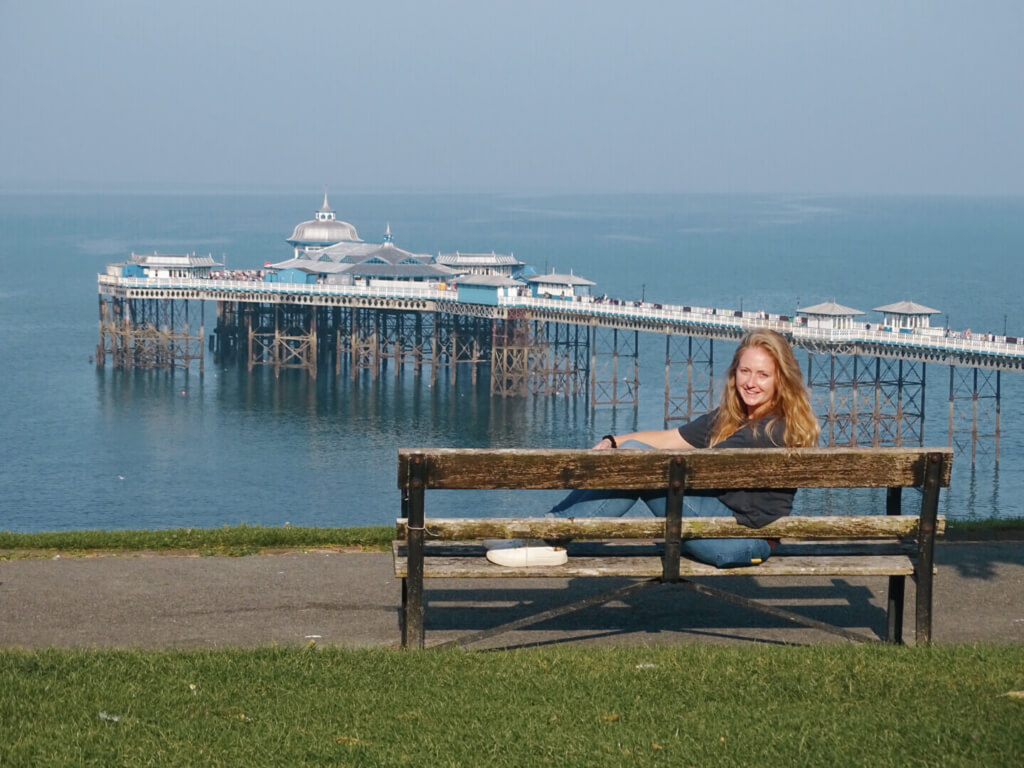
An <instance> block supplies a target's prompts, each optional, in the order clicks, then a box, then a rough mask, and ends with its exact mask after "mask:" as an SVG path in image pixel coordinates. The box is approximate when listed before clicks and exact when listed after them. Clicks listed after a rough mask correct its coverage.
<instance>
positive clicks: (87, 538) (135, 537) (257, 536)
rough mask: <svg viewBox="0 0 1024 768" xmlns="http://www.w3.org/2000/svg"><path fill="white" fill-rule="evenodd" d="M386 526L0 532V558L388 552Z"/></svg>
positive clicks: (390, 535)
mask: <svg viewBox="0 0 1024 768" xmlns="http://www.w3.org/2000/svg"><path fill="white" fill-rule="evenodd" d="M394 536H395V529H394V528H393V527H392V526H383V525H382V526H375V527H368V528H298V527H292V526H284V527H264V526H259V525H236V526H225V527H223V528H174V529H168V530H160V531H102V530H92V531H55V532H48V533H10V532H6V531H4V532H0V557H2V556H4V553H6V556H7V557H14V556H26V555H28V556H31V555H32V554H34V553H35V554H49V553H52V552H63V553H69V554H76V553H81V554H85V553H90V552H97V551H123V552H138V551H171V550H190V551H198V552H199V553H201V554H209V555H248V554H256V553H259V552H261V551H263V550H266V549H276V548H299V549H301V548H312V547H358V548H362V549H368V550H384V549H390V548H391V540H392V539H393V538H394Z"/></svg>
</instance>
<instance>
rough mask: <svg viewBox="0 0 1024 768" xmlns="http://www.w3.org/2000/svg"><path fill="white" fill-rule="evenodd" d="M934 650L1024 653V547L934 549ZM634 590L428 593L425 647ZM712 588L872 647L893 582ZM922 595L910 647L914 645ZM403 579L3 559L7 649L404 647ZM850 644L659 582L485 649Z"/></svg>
mask: <svg viewBox="0 0 1024 768" xmlns="http://www.w3.org/2000/svg"><path fill="white" fill-rule="evenodd" d="M936 561H937V564H938V569H939V573H938V576H937V578H936V581H935V590H936V597H935V609H934V641H935V642H936V643H943V644H948V643H1024V542H1021V541H998V542H996V541H992V542H974V543H968V542H955V543H943V544H940V545H939V546H938V548H937V550H936ZM623 583H625V582H622V581H614V580H611V581H609V580H603V579H601V580H599V579H573V580H570V579H536V580H534V579H529V580H528V579H515V580H511V579H510V580H502V579H488V580H477V581H452V580H447V579H445V580H440V581H428V582H427V593H426V594H427V601H428V602H427V642H428V645H430V644H433V643H436V642H441V641H443V640H449V639H454V638H456V637H459V636H461V635H465V634H468V633H472V632H475V631H479V630H481V629H486V628H488V627H492V626H495V625H498V624H502V623H505V622H506V621H510V620H512V619H514V618H518V617H520V616H523V615H528V614H530V613H536V612H539V611H543V610H547V609H549V608H553V607H556V606H559V605H562V604H564V603H567V602H572V601H574V600H579V599H582V598H583V597H586V596H588V595H591V594H596V593H599V592H603V591H608V590H610V589H611V588H613V587H614V586H618V585H621V584H623ZM710 583H711V584H712V585H713V586H716V587H718V588H722V589H729V590H731V591H734V592H736V593H738V594H742V595H744V596H747V597H753V598H759V599H764V600H767V601H770V602H771V603H772V604H774V605H778V606H780V607H784V608H786V609H788V610H792V611H794V612H797V613H801V614H803V615H805V616H808V617H811V618H814V619H817V620H819V621H826V622H829V623H833V624H838V625H840V626H842V627H844V628H847V629H851V630H855V631H860V632H865V633H868V634H871V635H873V636H876V637H880V636H882V635H884V632H885V603H886V594H885V590H886V580H885V579H884V578H883V579H878V578H874V579H871V578H868V579H847V578H793V579H766V580H759V579H756V578H753V579H748V578H742V579H712V580H711V581H710ZM913 600H914V587H913V583H912V581H910V580H908V585H907V615H906V623H905V627H906V628H905V637H906V639H907V642H908V643H912V642H913V638H914V631H913V620H914V608H913V606H914V602H913ZM400 604H401V589H400V582H399V581H398V580H397V579H395V578H394V577H393V575H392V564H391V555H390V554H376V553H374V554H366V553H338V552H311V553H286V554H275V555H258V556H250V557H239V558H232V557H187V556H181V555H122V556H106V557H58V558H54V559H45V560H44V559H24V560H9V561H3V562H0V646H3V647H25V648H45V647H51V646H52V647H61V648H147V649H165V648H214V647H256V646H266V645H271V644H278V645H284V646H301V645H306V644H308V643H309V642H310V641H315V642H316V643H318V644H321V645H341V646H349V647H356V646H363V647H365V646H374V647H397V646H398V641H399V630H398V612H399V606H400ZM566 641H571V642H574V643H578V644H595V643H596V644H608V643H617V644H630V645H644V644H651V645H653V644H673V643H693V642H699V643H708V642H711V643H735V644H749V643H754V642H769V643H802V644H819V643H832V642H844V641H843V640H842V639H841V638H839V637H836V636H834V635H830V634H827V633H824V632H822V631H819V630H815V629H807V628H803V627H796V626H789V625H787V624H786V623H785V622H784V621H782V620H778V619H773V618H771V617H768V616H766V615H764V614H761V613H758V612H754V611H750V610H748V609H745V608H742V607H738V606H733V605H731V604H726V603H722V602H721V601H717V600H713V599H711V598H708V597H704V596H701V595H698V594H695V593H693V592H691V591H689V590H685V589H679V588H675V587H671V586H667V585H659V586H655V587H652V588H650V589H646V590H643V591H641V592H639V593H636V594H634V595H632V596H630V597H629V598H628V599H627V601H626V602H622V601H620V602H613V603H609V604H606V605H603V606H598V607H592V608H588V609H585V610H583V611H580V612H578V613H574V614H569V615H567V616H563V617H561V618H558V619H554V620H551V621H548V622H546V623H544V624H541V625H538V626H536V627H533V628H526V629H523V630H520V631H517V632H513V633H509V634H506V635H502V636H500V637H497V638H494V639H493V640H489V641H486V642H485V643H482V644H480V645H479V646H474V647H501V646H527V645H543V644H549V643H557V642H566Z"/></svg>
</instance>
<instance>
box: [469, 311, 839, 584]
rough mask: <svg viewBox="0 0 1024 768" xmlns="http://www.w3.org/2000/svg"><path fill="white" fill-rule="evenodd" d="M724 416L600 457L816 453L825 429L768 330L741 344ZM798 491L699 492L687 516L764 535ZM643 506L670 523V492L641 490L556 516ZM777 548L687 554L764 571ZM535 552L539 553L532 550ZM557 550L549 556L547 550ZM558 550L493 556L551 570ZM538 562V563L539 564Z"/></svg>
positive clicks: (579, 496) (579, 500)
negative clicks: (626, 452)
mask: <svg viewBox="0 0 1024 768" xmlns="http://www.w3.org/2000/svg"><path fill="white" fill-rule="evenodd" d="M726 379H727V380H726V385H725V389H724V391H723V393H722V400H721V403H720V404H719V406H718V408H716V409H715V410H713V411H711V412H710V413H707V414H705V415H703V416H701V417H700V418H698V419H696V420H694V421H691V422H689V423H688V424H684V425H683V426H681V427H679V428H678V429H666V430H650V431H645V432H631V433H629V434H625V435H606V436H605V437H603V438H601V441H600V442H599V443H598V444H597V445H595V446H594V449H595V450H610V449H618V448H622V449H640V450H645V449H646V450H649V449H663V450H676V451H688V450H694V449H698V448H778V447H783V446H785V447H791V448H800V447H811V446H814V445H815V444H816V443H817V440H818V433H819V426H818V422H817V420H816V419H815V417H814V412H813V410H812V408H811V404H810V400H809V399H808V396H807V390H806V389H805V387H804V384H803V378H802V376H801V374H800V366H799V365H798V364H797V362H796V358H795V357H794V355H793V349H792V347H791V346H790V345H789V342H787V341H786V339H785V338H784V337H783V336H781V335H780V334H778V333H776V332H775V331H770V330H767V329H758V330H754V331H751V332H750V333H748V334H747V335H746V336H745V337H744V338H743V341H742V342H741V343H740V345H739V347H737V349H736V353H735V355H734V356H733V359H732V364H731V365H730V366H729V370H728V372H727V377H726ZM795 495H796V492H795V491H787V490H756V489H754V490H751V489H740V490H728V489H722V490H716V491H706V492H700V491H697V492H694V493H693V494H691V495H688V496H687V497H686V499H685V501H684V514H689V515H692V516H701V517H709V516H726V515H732V516H733V517H734V518H735V519H736V521H737V522H738V523H740V524H741V525H745V526H746V527H748V528H755V529H756V528H763V527H764V526H766V525H768V524H769V523H771V522H773V521H775V520H778V519H779V518H780V517H784V516H786V515H788V514H790V512H792V510H793V498H794V496H795ZM639 500H642V501H643V502H644V503H645V504H646V505H647V506H648V508H650V510H651V511H652V512H653V513H654V514H655V515H658V516H659V517H664V516H665V500H666V499H665V494H664V492H651V491H637V490H628V489H627V490H617V491H604V490H576V491H572V492H571V493H570V494H569V495H568V496H566V497H565V498H564V499H563V500H562V501H561V502H559V503H558V504H556V505H555V506H554V507H552V509H551V510H550V511H549V512H548V514H549V515H552V516H557V517H621V516H622V515H625V514H626V513H627V512H628V511H629V510H630V509H631V508H632V507H633V505H634V504H635V503H636V502H637V501H639ZM774 545H775V542H774V541H772V540H768V539H693V540H688V541H684V542H683V543H682V548H683V551H684V552H685V553H686V554H689V555H691V556H692V557H694V558H696V559H697V560H701V561H702V562H706V563H710V564H712V565H715V566H717V567H719V568H730V567H737V566H744V565H757V564H759V563H762V562H764V561H765V560H767V559H768V558H769V557H771V552H772V548H773V547H774ZM531 549H532V550H534V551H533V552H532V553H531V551H530V550H531ZM549 549H550V550H553V552H550V553H549V552H548V551H547V550H549ZM557 552H558V547H544V548H543V551H538V548H535V547H530V546H529V545H524V544H523V543H522V542H519V543H518V545H517V546H512V547H510V546H509V544H508V542H507V541H506V542H503V543H502V545H501V547H500V548H498V547H496V548H495V549H494V550H491V551H488V553H487V557H488V559H489V560H490V561H491V562H493V563H497V564H498V565H510V566H522V565H525V564H527V563H538V564H539V563H545V564H549V563H547V562H546V561H545V560H544V558H543V557H542V555H544V554H552V555H553V556H554V555H557ZM531 554H532V555H533V556H532V557H531Z"/></svg>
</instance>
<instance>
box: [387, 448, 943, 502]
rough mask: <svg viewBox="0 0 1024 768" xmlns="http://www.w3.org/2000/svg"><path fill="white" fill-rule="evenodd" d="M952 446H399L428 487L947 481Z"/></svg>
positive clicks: (412, 479) (413, 478)
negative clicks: (596, 448)
mask: <svg viewBox="0 0 1024 768" xmlns="http://www.w3.org/2000/svg"><path fill="white" fill-rule="evenodd" d="M952 464H953V452H952V450H951V449H950V448H798V449H787V448H767V449H734V450H696V451H686V452H678V451H631V450H621V451H615V450H607V451H594V450H490V449H462V448H430V449H420V450H417V449H402V450H400V451H399V452H398V486H399V488H401V489H403V490H405V489H408V488H410V487H413V486H414V485H420V486H421V487H422V488H424V489H427V488H430V489H448V490H455V489H485V488H506V489H510V488H524V489H557V488H565V489H568V488H637V489H644V490H649V489H668V488H670V487H671V486H672V485H673V484H674V483H680V485H679V487H678V488H676V490H678V491H683V492H685V491H687V490H700V489H716V488H717V489H726V488H909V487H917V488H924V487H925V486H926V485H927V484H928V483H929V482H931V483H933V484H934V485H935V487H943V488H944V487H948V486H949V479H950V472H951V468H952Z"/></svg>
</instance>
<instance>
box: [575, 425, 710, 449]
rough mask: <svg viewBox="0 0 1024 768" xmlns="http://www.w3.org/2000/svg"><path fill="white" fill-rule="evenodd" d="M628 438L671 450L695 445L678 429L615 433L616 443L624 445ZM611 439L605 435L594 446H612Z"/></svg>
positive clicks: (601, 447) (691, 447) (652, 446)
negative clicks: (686, 439) (684, 437)
mask: <svg viewBox="0 0 1024 768" xmlns="http://www.w3.org/2000/svg"><path fill="white" fill-rule="evenodd" d="M627 440H637V441H638V442H641V443H646V444H647V445H649V446H651V448H657V449H660V450H670V451H692V450H693V446H692V445H690V444H689V443H688V442H686V441H685V440H684V439H683V436H682V435H680V434H679V430H678V429H651V430H647V431H645V432H629V433H628V434H625V435H615V445H622V444H623V443H625V442H626V441H627ZM612 447H613V446H612V443H611V441H610V440H609V439H608V438H607V437H605V438H602V439H601V442H599V443H598V444H597V445H595V446H594V448H595V449H596V450H604V449H607V448H612Z"/></svg>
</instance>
